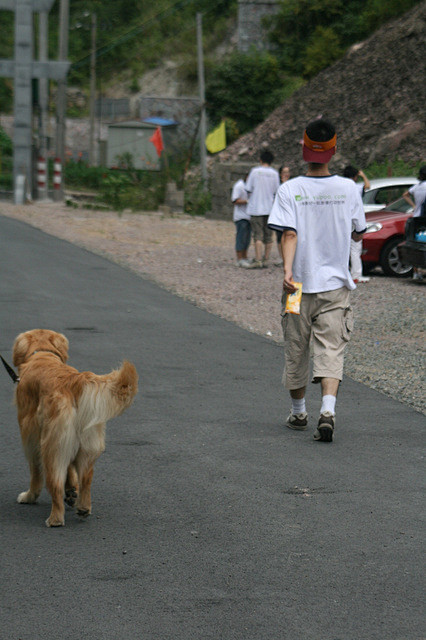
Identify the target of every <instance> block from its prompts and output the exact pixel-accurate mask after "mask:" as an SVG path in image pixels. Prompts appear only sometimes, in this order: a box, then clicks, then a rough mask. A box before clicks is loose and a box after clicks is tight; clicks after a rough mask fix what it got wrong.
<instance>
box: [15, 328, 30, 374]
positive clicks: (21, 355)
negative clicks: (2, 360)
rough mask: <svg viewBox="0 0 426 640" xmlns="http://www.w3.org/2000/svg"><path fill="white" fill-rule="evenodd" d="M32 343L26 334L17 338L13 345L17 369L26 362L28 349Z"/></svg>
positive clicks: (21, 334)
mask: <svg viewBox="0 0 426 640" xmlns="http://www.w3.org/2000/svg"><path fill="white" fill-rule="evenodd" d="M30 342H31V336H30V335H29V334H28V332H26V333H20V334H19V336H17V337H16V338H15V342H14V343H13V364H14V365H15V367H19V365H20V364H22V363H23V362H25V357H26V355H27V353H28V349H29V346H30Z"/></svg>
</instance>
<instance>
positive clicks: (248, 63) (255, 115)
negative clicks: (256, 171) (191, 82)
mask: <svg viewBox="0 0 426 640" xmlns="http://www.w3.org/2000/svg"><path fill="white" fill-rule="evenodd" d="M282 90H283V79H282V74H281V71H280V68H279V65H278V62H277V59H276V58H275V57H274V56H272V55H270V54H268V53H262V54H259V53H258V52H252V53H249V54H242V53H233V54H232V55H230V56H229V57H228V58H226V59H225V60H224V61H223V62H221V63H219V64H217V65H214V66H213V67H212V68H211V69H210V72H209V74H208V76H207V80H206V102H207V113H208V115H209V117H210V119H211V121H212V122H213V123H216V122H219V121H220V120H221V119H222V118H226V117H228V118H232V120H234V121H235V123H236V126H237V128H238V130H239V131H240V133H244V132H245V131H248V130H249V129H251V128H252V127H254V126H255V125H256V124H258V123H259V122H261V121H262V120H264V119H265V117H266V116H267V115H268V114H269V113H270V112H271V111H272V110H273V109H274V108H275V107H277V106H278V105H279V104H280V101H281V94H282Z"/></svg>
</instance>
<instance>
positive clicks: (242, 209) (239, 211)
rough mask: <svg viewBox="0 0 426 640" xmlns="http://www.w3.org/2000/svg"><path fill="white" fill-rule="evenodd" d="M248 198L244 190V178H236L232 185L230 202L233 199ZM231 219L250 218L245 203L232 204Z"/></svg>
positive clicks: (236, 220) (235, 220) (233, 200)
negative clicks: (232, 212)
mask: <svg viewBox="0 0 426 640" xmlns="http://www.w3.org/2000/svg"><path fill="white" fill-rule="evenodd" d="M240 199H241V200H248V194H247V191H246V183H245V182H244V180H241V179H240V180H237V182H236V183H235V184H234V186H233V187H232V196H231V200H232V202H235V200H240ZM232 219H233V221H234V222H238V220H250V216H249V214H248V213H247V205H246V204H234V215H233V218H232Z"/></svg>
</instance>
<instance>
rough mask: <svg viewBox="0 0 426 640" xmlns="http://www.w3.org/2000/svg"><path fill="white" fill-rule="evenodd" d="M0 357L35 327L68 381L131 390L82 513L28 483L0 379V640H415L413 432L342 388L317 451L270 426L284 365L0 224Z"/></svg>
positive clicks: (260, 343)
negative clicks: (132, 376)
mask: <svg viewBox="0 0 426 640" xmlns="http://www.w3.org/2000/svg"><path fill="white" fill-rule="evenodd" d="M0 251H1V253H0V261H1V286H0V300H1V306H0V320H1V322H0V326H1V333H0V353H1V354H2V355H3V356H4V357H5V358H6V359H7V360H11V347H12V343H13V340H14V338H15V336H16V334H17V333H19V332H20V331H24V330H28V329H31V328H36V327H44V328H51V329H55V330H58V331H62V332H64V333H65V334H66V335H67V337H68V338H69V341H70V360H69V362H70V364H71V365H73V366H76V367H77V368H79V369H91V370H93V371H95V372H96V373H104V372H107V371H109V370H110V369H111V368H113V367H115V366H116V365H117V364H118V363H119V362H120V360H121V358H123V357H128V358H130V359H132V360H133V361H134V362H135V364H136V367H137V369H138V371H139V374H140V392H139V395H138V397H137V399H136V401H135V404H134V405H133V406H132V407H131V409H130V410H128V411H127V412H126V413H125V414H123V415H122V416H121V417H120V418H117V419H116V420H113V421H111V423H109V425H108V427H107V448H106V451H105V453H104V454H103V456H102V457H101V458H100V459H99V461H98V462H97V465H96V468H95V476H94V483H93V492H92V495H93V515H92V516H91V518H89V519H87V520H81V519H79V518H78V517H77V516H76V515H75V514H74V512H73V511H71V510H70V509H67V512H66V526H65V527H64V528H59V529H47V528H46V527H45V525H44V521H45V519H46V517H47V516H48V514H49V511H50V506H49V496H48V494H47V493H46V491H43V493H42V495H41V497H40V501H39V504H38V505H19V504H17V503H16V497H17V495H18V493H19V492H21V491H23V490H25V489H27V485H28V471H27V466H26V462H25V459H24V455H23V452H22V450H21V444H20V438H19V431H18V426H17V421H16V415H15V409H14V407H13V405H12V393H13V384H12V381H11V380H10V379H9V377H8V376H7V374H6V372H5V371H4V372H3V373H1V372H0V449H1V452H2V455H1V462H0V517H1V587H0V589H1V622H0V638H1V640H18V639H21V640H58V639H61V640H82V639H86V638H87V639H90V640H98V639H99V640H116V639H124V640H192V639H194V640H208V639H212V640H233V639H236V640H281V639H285V640H287V639H288V640H364V639H365V640H373V639H376V638H377V639H381V640H421V639H423V638H425V636H426V632H425V629H424V626H422V622H423V621H422V611H421V609H422V604H423V601H424V590H422V584H423V583H422V580H421V575H422V573H421V572H422V568H421V564H422V563H421V559H422V555H421V532H422V531H421V526H422V521H421V511H422V506H423V505H422V500H421V498H422V493H421V463H422V461H423V457H422V450H421V429H422V427H424V418H423V417H422V416H421V414H419V413H416V412H415V411H413V410H411V409H410V408H408V407H407V406H404V405H402V404H399V403H398V402H396V401H393V400H391V399H389V398H387V397H385V396H383V395H381V394H379V393H377V392H375V391H372V390H370V389H368V388H367V387H364V386H362V385H360V384H357V383H354V382H353V381H351V380H348V379H346V380H345V381H344V383H343V385H342V389H341V393H340V396H339V402H338V428H337V435H336V438H335V442H334V443H333V444H331V445H329V444H324V443H317V442H314V441H313V439H312V431H313V424H314V421H315V418H316V417H317V413H318V410H319V398H318V397H317V396H318V389H317V388H316V387H314V388H313V389H310V390H309V394H310V395H309V408H310V411H311V414H312V428H311V429H310V430H309V431H308V432H304V433H297V432H292V431H290V430H288V429H285V428H283V418H284V416H285V414H286V412H287V410H288V406H287V402H284V399H283V392H282V389H281V384H280V377H281V366H282V363H281V360H282V353H281V349H280V348H279V347H278V346H277V345H276V344H274V343H271V342H269V341H267V340H266V339H263V338H262V337H259V336H257V335H253V334H250V333H248V332H246V331H243V330H241V329H239V328H238V327H236V326H234V325H232V324H230V323H228V322H225V321H223V320H221V319H219V318H216V317H215V316H212V315H209V314H208V313H206V312H204V311H201V310H200V309H197V308H196V307H194V306H192V305H190V304H187V303H185V302H183V301H182V300H181V299H179V298H177V297H174V296H172V295H171V294H169V293H167V292H165V291H163V290H161V289H159V288H157V287H156V286H154V285H153V284H151V283H149V282H146V281H144V280H143V279H141V278H139V277H138V276H136V275H134V274H133V273H131V272H129V271H127V270H125V269H122V268H120V267H119V266H117V265H115V264H113V263H110V262H108V261H107V260H104V259H102V258H100V257H98V256H95V255H92V254H90V253H89V252H86V251H84V250H81V249H79V248H76V247H74V246H72V245H71V244H68V243H66V242H63V241H60V240H57V239H55V238H52V237H49V236H48V235H46V234H44V233H42V232H40V231H38V230H35V229H33V228H31V227H29V226H26V225H25V224H23V223H20V222H17V221H14V220H11V219H7V218H3V217H0Z"/></svg>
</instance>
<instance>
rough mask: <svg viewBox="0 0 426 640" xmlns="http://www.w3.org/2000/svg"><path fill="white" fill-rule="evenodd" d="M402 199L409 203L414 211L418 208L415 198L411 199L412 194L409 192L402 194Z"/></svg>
mask: <svg viewBox="0 0 426 640" xmlns="http://www.w3.org/2000/svg"><path fill="white" fill-rule="evenodd" d="M402 197H403V198H404V200H405V202H408V204H409V205H410V207H413V209H415V208H416V204H415V202H414V200H413V198H412V197H411V193H410V192H409V191H405V193H403V194H402Z"/></svg>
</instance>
